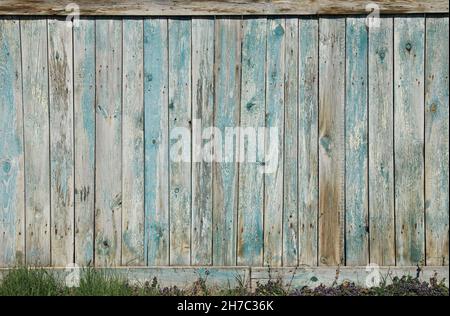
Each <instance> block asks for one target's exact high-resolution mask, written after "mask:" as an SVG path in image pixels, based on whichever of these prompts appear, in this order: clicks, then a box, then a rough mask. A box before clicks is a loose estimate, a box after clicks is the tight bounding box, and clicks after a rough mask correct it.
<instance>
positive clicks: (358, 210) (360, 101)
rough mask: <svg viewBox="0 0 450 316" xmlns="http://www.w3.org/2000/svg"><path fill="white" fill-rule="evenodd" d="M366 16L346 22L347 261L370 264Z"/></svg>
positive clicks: (354, 263)
mask: <svg viewBox="0 0 450 316" xmlns="http://www.w3.org/2000/svg"><path fill="white" fill-rule="evenodd" d="M365 20H366V19H365V18H364V17H355V18H347V21H346V39H347V40H346V71H345V74H346V85H345V88H346V89H345V95H346V97H345V102H346V103H345V183H346V185H345V203H346V205H345V228H346V232H345V247H346V250H345V254H346V259H345V260H346V264H348V265H366V264H368V263H369V205H368V203H369V201H368V197H369V192H368V190H369V188H368V184H369V181H368V172H367V170H368V169H367V168H368V128H367V117H368V114H367V81H368V80H369V78H368V72H367V39H368V36H367V29H366V23H365Z"/></svg>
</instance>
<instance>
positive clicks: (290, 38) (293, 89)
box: [283, 18, 299, 266]
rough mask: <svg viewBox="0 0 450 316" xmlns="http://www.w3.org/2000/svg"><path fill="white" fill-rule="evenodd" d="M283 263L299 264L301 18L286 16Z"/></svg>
mask: <svg viewBox="0 0 450 316" xmlns="http://www.w3.org/2000/svg"><path fill="white" fill-rule="evenodd" d="M285 25H286V27H285V74H284V131H283V135H284V144H283V145H284V155H283V157H284V177H283V186H284V187H283V199H284V201H283V206H284V208H283V266H296V265H297V264H298V139H297V137H298V134H297V133H298V108H299V104H298V78H299V76H298V70H299V67H298V38H299V35H298V19H297V18H286V19H285Z"/></svg>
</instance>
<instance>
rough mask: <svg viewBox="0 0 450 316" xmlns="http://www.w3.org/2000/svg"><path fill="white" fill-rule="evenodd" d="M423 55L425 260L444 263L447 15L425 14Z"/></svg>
mask: <svg viewBox="0 0 450 316" xmlns="http://www.w3.org/2000/svg"><path fill="white" fill-rule="evenodd" d="M426 30H427V34H426V48H425V51H426V56H425V65H426V69H425V223H426V263H427V264H428V265H447V266H448V264H449V260H448V246H449V244H448V238H449V237H448V236H449V214H448V212H449V183H448V182H449V180H448V177H449V170H448V163H449V158H448V155H449V153H448V151H449V146H448V138H449V131H448V130H449V127H448V119H449V113H448V112H449V110H448V107H449V94H448V86H449V79H448V71H449V69H448V68H449V66H448V62H449V54H448V48H447V47H443V46H444V43H448V40H449V35H448V17H446V18H444V17H427V19H426ZM445 45H447V44H445Z"/></svg>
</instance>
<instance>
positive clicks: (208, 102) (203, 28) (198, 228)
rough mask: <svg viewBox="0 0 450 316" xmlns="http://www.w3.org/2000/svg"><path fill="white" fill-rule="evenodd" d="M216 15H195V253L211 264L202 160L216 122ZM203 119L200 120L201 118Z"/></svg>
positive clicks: (207, 180)
mask: <svg viewBox="0 0 450 316" xmlns="http://www.w3.org/2000/svg"><path fill="white" fill-rule="evenodd" d="M213 67H214V19H211V18H209V19H208V18H207V19H192V115H193V118H192V119H193V130H192V140H193V144H192V155H193V162H192V254H191V263H192V264H193V265H210V264H212V170H211V169H212V168H211V163H209V162H205V161H203V155H202V143H203V140H202V131H203V128H208V127H210V126H212V125H213V109H214V72H213V71H214V68H213ZM198 120H200V121H198Z"/></svg>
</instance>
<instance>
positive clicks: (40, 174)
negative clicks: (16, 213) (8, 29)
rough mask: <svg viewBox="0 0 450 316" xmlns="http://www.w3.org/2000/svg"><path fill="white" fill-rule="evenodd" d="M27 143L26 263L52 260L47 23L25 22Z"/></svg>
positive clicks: (39, 263)
mask: <svg viewBox="0 0 450 316" xmlns="http://www.w3.org/2000/svg"><path fill="white" fill-rule="evenodd" d="M20 23H21V43H22V70H23V74H22V85H23V108H24V110H23V111H24V143H25V146H24V147H25V157H26V159H25V210H26V214H25V218H26V227H25V229H26V241H25V243H26V263H27V264H30V265H39V266H48V265H50V263H51V257H50V163H49V161H50V147H49V142H50V138H49V132H50V130H49V104H48V102H49V97H48V69H47V67H48V66H47V20H45V19H41V20H27V19H24V20H21V21H20Z"/></svg>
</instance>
